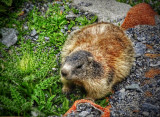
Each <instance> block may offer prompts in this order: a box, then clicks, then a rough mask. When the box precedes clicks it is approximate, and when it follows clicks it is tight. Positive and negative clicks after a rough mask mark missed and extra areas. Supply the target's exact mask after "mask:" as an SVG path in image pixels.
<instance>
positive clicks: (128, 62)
mask: <svg viewBox="0 0 160 117" xmlns="http://www.w3.org/2000/svg"><path fill="white" fill-rule="evenodd" d="M79 50H84V51H87V52H90V53H91V54H92V55H93V57H94V60H95V61H96V62H98V63H100V65H101V66H102V69H103V74H102V75H100V76H97V78H83V79H76V80H67V79H66V78H64V77H63V76H62V75H61V81H62V83H63V88H62V90H63V92H69V91H70V90H71V86H72V84H73V83H74V84H78V85H80V86H83V87H84V88H85V90H86V91H87V97H88V98H92V99H99V98H102V97H104V96H105V95H106V94H107V93H108V92H110V91H111V89H112V87H113V85H115V84H116V83H117V82H120V81H122V80H123V79H124V78H125V77H126V76H127V75H128V74H129V72H130V69H131V67H132V64H133V61H134V50H133V47H132V43H131V41H130V40H129V39H128V38H127V37H126V35H125V33H124V32H123V31H122V30H121V29H120V28H119V27H117V26H115V25H113V24H110V23H97V24H92V25H89V26H86V27H84V28H82V29H80V30H78V31H75V32H73V33H71V34H70V35H69V37H68V38H67V40H66V42H65V44H64V47H63V50H62V55H61V56H62V65H63V64H64V63H65V59H66V56H70V55H71V54H72V53H73V52H77V51H79Z"/></svg>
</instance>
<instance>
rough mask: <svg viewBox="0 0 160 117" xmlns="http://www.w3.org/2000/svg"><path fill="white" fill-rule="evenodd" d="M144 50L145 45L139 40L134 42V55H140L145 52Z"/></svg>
mask: <svg viewBox="0 0 160 117" xmlns="http://www.w3.org/2000/svg"><path fill="white" fill-rule="evenodd" d="M145 50H146V45H144V44H143V43H141V42H138V43H136V45H135V52H136V57H139V56H142V55H143V54H144V53H145Z"/></svg>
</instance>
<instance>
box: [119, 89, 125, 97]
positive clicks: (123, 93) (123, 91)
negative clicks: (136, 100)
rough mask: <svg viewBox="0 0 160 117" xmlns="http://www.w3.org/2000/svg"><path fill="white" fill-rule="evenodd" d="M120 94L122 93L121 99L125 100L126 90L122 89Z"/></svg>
mask: <svg viewBox="0 0 160 117" xmlns="http://www.w3.org/2000/svg"><path fill="white" fill-rule="evenodd" d="M119 92H120V93H119V97H120V99H124V98H125V95H126V92H125V89H124V88H123V89H121V90H120V91H119Z"/></svg>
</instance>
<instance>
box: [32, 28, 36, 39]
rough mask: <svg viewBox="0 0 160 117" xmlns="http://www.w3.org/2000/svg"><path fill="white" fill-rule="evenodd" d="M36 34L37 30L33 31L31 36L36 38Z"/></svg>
mask: <svg viewBox="0 0 160 117" xmlns="http://www.w3.org/2000/svg"><path fill="white" fill-rule="evenodd" d="M36 34H37V32H36V30H35V29H33V30H32V32H31V36H32V37H33V36H35V35H36Z"/></svg>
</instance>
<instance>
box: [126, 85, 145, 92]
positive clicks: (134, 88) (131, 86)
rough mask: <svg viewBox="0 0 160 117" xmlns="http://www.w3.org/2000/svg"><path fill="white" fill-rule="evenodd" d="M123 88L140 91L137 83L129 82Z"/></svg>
mask: <svg viewBox="0 0 160 117" xmlns="http://www.w3.org/2000/svg"><path fill="white" fill-rule="evenodd" d="M125 88H126V89H129V90H136V91H140V92H142V89H140V87H139V85H138V84H131V85H128V86H126V87H125Z"/></svg>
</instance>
